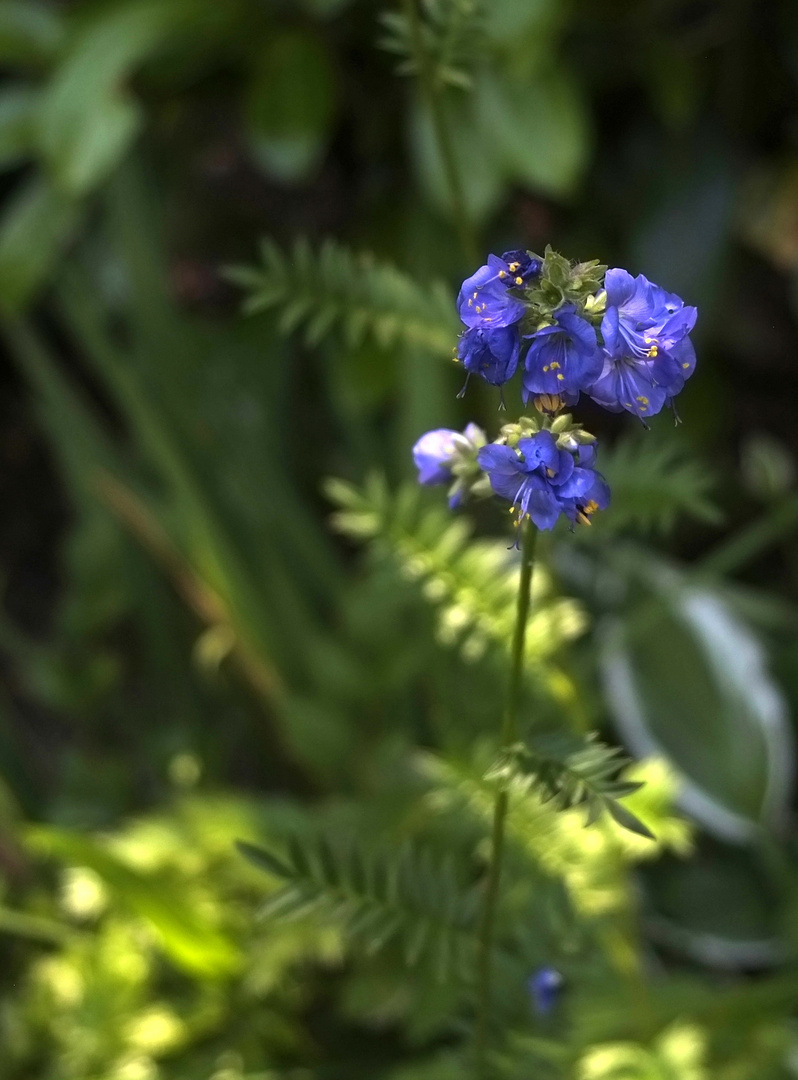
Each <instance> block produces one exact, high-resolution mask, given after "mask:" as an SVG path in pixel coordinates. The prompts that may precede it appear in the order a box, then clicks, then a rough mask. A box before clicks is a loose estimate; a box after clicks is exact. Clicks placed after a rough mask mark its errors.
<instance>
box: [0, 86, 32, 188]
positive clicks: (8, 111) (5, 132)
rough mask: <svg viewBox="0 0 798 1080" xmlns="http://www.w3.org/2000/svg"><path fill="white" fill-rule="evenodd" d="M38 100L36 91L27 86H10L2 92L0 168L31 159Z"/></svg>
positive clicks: (0, 108)
mask: <svg viewBox="0 0 798 1080" xmlns="http://www.w3.org/2000/svg"><path fill="white" fill-rule="evenodd" d="M37 101H38V95H37V93H36V91H35V90H33V89H32V88H31V87H27V86H19V85H11V86H8V87H6V89H5V90H3V91H1V92H0V169H9V168H13V167H14V166H15V165H19V164H20V162H22V161H24V160H25V158H27V157H30V155H31V152H32V150H33V146H34V118H35V110H36V104H37Z"/></svg>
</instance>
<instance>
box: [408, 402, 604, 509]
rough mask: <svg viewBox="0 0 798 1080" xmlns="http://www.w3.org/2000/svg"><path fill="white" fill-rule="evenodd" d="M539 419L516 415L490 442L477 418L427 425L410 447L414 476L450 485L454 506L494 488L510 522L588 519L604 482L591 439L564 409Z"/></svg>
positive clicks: (598, 504)
mask: <svg viewBox="0 0 798 1080" xmlns="http://www.w3.org/2000/svg"><path fill="white" fill-rule="evenodd" d="M543 423H544V424H548V425H549V426H548V427H541V426H540V425H539V424H538V422H537V421H535V420H532V419H531V418H529V417H522V418H521V420H519V421H518V423H516V424H505V426H504V427H503V428H502V430H501V433H500V435H499V437H498V439H497V440H496V442H494V443H490V444H488V443H487V441H486V438H485V433H484V432H483V431H482V430H481V429H480V428H478V427H477V426H476V424H469V425H468V426H467V427H466V429H465V431H463V432H459V431H451V430H449V429H448V428H438V429H436V430H434V431H428V432H427V433H426V434H425V435H422V436H421V438H420V439H419V440H418V442H417V443H416V445H415V446H414V447H413V458H414V461H415V463H416V468H417V469H418V479H419V482H420V483H422V484H428V485H435V484H450V485H451V486H450V490H449V505H450V507H452V508H453V509H454V508H455V507H457V506H460V505H461V504H462V503H463V502H464V501H465V500H466V499H467V498H469V497H476V498H481V497H485V496H487V495H490V494H491V493H494V494H496V495H499V496H501V497H502V498H504V499H507V500H508V502H510V503H511V504H512V505H511V509H512V511H513V512H514V514H515V515H516V518H515V520H516V524H520V523H521V522H522V521H524V520H526V519H527V518H530V519H531V520H532V521H533V522H534V523H535V525H537V527H538V528H539V529H553V528H554V526H555V524H556V523H557V521H558V519H559V517H560V515H561V514H562V515H564V516H565V517H566V518H568V519H569V520H570V521H571V522H572V523H573V524H581V525H589V524H590V519H591V516H592V515H593V514H594V513H595V512H596V511H597V510H603V509H605V507H606V506H607V505H608V504H609V488H608V486H607V482H606V481H605V479H604V477H603V476H602V475H601V474H600V473H598V472H596V469H595V462H596V447H595V439H594V437H593V436H592V435H590V434H588V432H586V431H583V430H582V428H581V427H580V426H579V425H578V424H574V423H573V421H572V420H571V417H570V416H568V415H560V416H558V417H557V418H556V419H555V420H553V421H552V420H551V418H549V417H546V418H544V420H543Z"/></svg>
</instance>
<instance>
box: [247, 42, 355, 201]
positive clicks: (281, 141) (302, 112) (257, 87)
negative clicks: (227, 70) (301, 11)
mask: <svg viewBox="0 0 798 1080" xmlns="http://www.w3.org/2000/svg"><path fill="white" fill-rule="evenodd" d="M337 96H338V87H337V82H336V75H335V70H334V67H333V61H332V58H331V56H330V53H329V50H328V49H326V48H325V46H324V45H323V44H322V42H321V41H320V40H319V39H318V38H316V37H315V36H313V35H310V34H308V33H306V32H303V31H298V30H294V31H288V32H286V33H283V34H280V35H275V36H274V37H273V38H271V39H270V40H269V42H268V43H267V45H266V48H265V50H264V51H263V54H262V55H261V57H260V58H259V60H258V64H257V67H256V70H255V74H254V77H253V79H252V81H251V83H250V85H249V88H248V90H247V98H246V102H245V105H244V112H245V118H246V123H247V132H248V135H249V138H250V141H251V143H252V147H253V150H254V153H255V154H256V156H257V159H258V161H259V162H260V163H261V164H262V166H263V168H264V169H265V170H266V171H267V172H268V173H269V174H270V175H271V176H274V177H275V178H276V179H277V180H280V181H283V182H287V181H298V180H307V179H308V178H310V177H312V175H313V173H314V172H315V171H316V170H317V169H318V166H319V162H320V159H321V156H322V154H323V152H324V150H325V147H326V145H327V142H328V139H329V137H330V134H331V126H332V121H333V119H334V117H335V113H336V110H337Z"/></svg>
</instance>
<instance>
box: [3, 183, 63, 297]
mask: <svg viewBox="0 0 798 1080" xmlns="http://www.w3.org/2000/svg"><path fill="white" fill-rule="evenodd" d="M80 216H81V211H80V206H79V204H78V203H77V202H76V201H75V200H74V199H72V198H70V196H69V195H66V194H64V193H63V192H61V191H58V190H56V188H54V187H53V185H52V184H51V183H50V182H49V181H47V180H45V179H44V178H42V177H38V178H35V179H33V180H31V181H29V182H27V183H25V184H24V186H22V187H21V188H20V189H18V190H17V191H16V192H15V193H14V195H13V197H12V199H11V200H10V202H9V203H8V205H7V206H6V208H5V215H4V217H3V219H2V223H0V310H3V311H4V312H5V313H6V314H15V313H17V312H19V311H20V310H21V309H22V308H24V307H25V305H26V304H28V303H29V302H30V301H31V300H32V299H33V296H34V294H35V292H36V290H37V289H38V288H40V286H41V285H43V284H44V282H45V281H46V279H47V276H48V275H49V274H50V272H51V271H52V269H53V267H54V265H55V263H56V262H57V260H58V258H59V256H60V254H61V253H62V251H63V249H64V247H65V246H66V244H67V243H68V241H69V239H70V237H71V236H72V234H73V233H74V231H75V228H76V226H77V224H78V222H79V220H80Z"/></svg>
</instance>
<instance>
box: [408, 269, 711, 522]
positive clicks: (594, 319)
mask: <svg viewBox="0 0 798 1080" xmlns="http://www.w3.org/2000/svg"><path fill="white" fill-rule="evenodd" d="M457 306H458V310H459V312H460V318H461V319H462V321H463V323H464V324H465V326H466V329H465V330H464V331H463V333H462V334H461V336H460V341H459V345H458V347H457V360H458V361H459V362H460V363H462V365H463V367H464V368H465V371H466V381H465V385H464V386H463V389H462V390H461V391H460V395H459V396H462V394H463V393H464V392H465V389H466V386H467V385H468V380H469V379H470V377H471V376H472V375H478V376H479V377H480V378H483V379H485V381H486V382H489V383H491V384H492V385H494V386H498V387H500V388H501V387H503V386H504V384H505V383H506V382H508V381H509V380H510V379H511V378H512V377H513V375H514V374H515V372H516V371H517V369H518V368H519V366H521V368H522V371H521V396H522V399H523V401H524V404H527V403H528V401H529V400H530V398H531V399H532V400H533V403H534V405H535V407H536V409H537V410H538V413H539V414H541V419H540V420H534V419H531V418H530V417H521V419H520V420H519V421H518V422H517V423H514V424H506V425H505V426H504V427H503V428H502V429H501V432H500V434H499V437H498V438H497V439H496V441H495V442H493V443H488V442H487V440H486V437H485V434H484V432H483V431H482V430H481V429H480V428H478V427H477V426H476V425H475V424H469V425H468V427H467V428H466V429H465V431H463V432H462V433H461V432H457V431H451V430H449V429H447V428H441V429H438V430H435V431H428V432H427V433H426V435H423V436H422V437H421V438H420V439H419V440H418V442H417V443H416V445H415V446H414V447H413V457H414V459H415V463H416V466H417V468H418V471H419V477H418V478H419V481H420V482H421V483H422V484H448V485H450V489H449V505H450V506H451V507H456V506H459V505H461V504H462V503H463V502H464V501H465V500H466V499H467V498H469V497H483V496H486V495H490V494H491V493H494V494H496V495H499V496H500V497H501V498H504V499H507V500H508V502H509V503H510V504H511V510H512V512H513V513H514V514H515V523H516V525H519V524H520V523H521V522H522V521H525V520H531V521H532V522H533V523H534V524H535V525H536V526H537V527H538V528H539V529H552V528H554V525H555V524H556V522H557V521H558V520H559V518H560V517H561V516H563V517H565V518H567V519H568V520H569V521H570V522H571V523H572V526H573V525H575V524H581V525H589V524H590V522H591V518H592V516H593V514H595V513H596V511H598V510H603V509H605V507H607V506H608V505H609V500H610V491H609V487H608V485H607V482H606V481H605V479H604V477H603V476H602V475H601V473H599V472H597V471H596V445H595V442H596V440H595V438H594V437H593V436H592V435H590V434H589V433H588V432H586V431H584V430H583V429H582V427H581V426H580V425H579V424H575V423H574V422H573V420H572V418H571V416H570V415H567V414H564V413H563V412H562V409H563V407H564V406H565V405H575V404H576V402H577V401H578V400H579V397H580V395H581V394H586V395H588V396H589V397H591V398H592V399H593V400H594V401H596V402H597V403H598V404H599V405H602V406H603V407H604V408H606V409H609V410H611V411H613V412H620V411H622V410H626V411H627V412H630V413H633V414H634V415H635V416H638V417H639V418H640V419H641V420H642V421H643V424H644V425H645V424H646V419H647V417H649V416H653V415H655V414H656V413H658V412H660V410H661V409H662V408H663V406H665V405H671V406H672V407H673V399H674V398H675V397H676V395H677V394H678V393H679V392H680V391H681V390H682V388H683V386H684V384H685V382H686V380H687V379H688V378H689V377H690V375H692V373H693V369H694V368H695V350H694V348H693V345H692V342H691V341H690V332H691V330H692V329H693V327H694V326H695V321H696V309H695V308H694V307H687V306H686V305H685V304H684V303H683V301H682V300H681V299H680V298H679V297H678V296H676V295H674V294H673V293H668V292H666V291H665V290H664V289H662V288H660V286H659V285H654V284H653V283H652V282H650V281H649V280H648V279H647V278H646V277H644V276H643V275H642V274H640V275H638V277H636V278H633V277H632V276H631V275H630V274H628V273H627V272H626V271H625V270H619V269H614V270H610V269H608V268H607V267H606V266H603V265H602V264H600V263H599V262H597V261H596V260H593V261H590V262H584V263H574V264H572V263H570V262H568V260H567V259H565V258H563V257H562V256H561V255H558V254H557V253H556V252H554V251H552V250H551V248H547V249H546V252H545V254H544V255H543V256H542V257H539V256H537V255H533V254H532V253H531V252H528V251H507V252H505V253H504V255H502V256H501V257H499V256H497V255H489V256H488V261H487V263H486V264H485V266H481V267H480V268H479V270H477V272H476V273H475V274H473V275H472V276H471V277H469V278H467V279H466V280H465V281H464V282H463V285H462V288H461V289H460V293H459V296H458V298H457ZM501 407H502V408H503V407H504V398H503V396H502V399H501Z"/></svg>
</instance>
